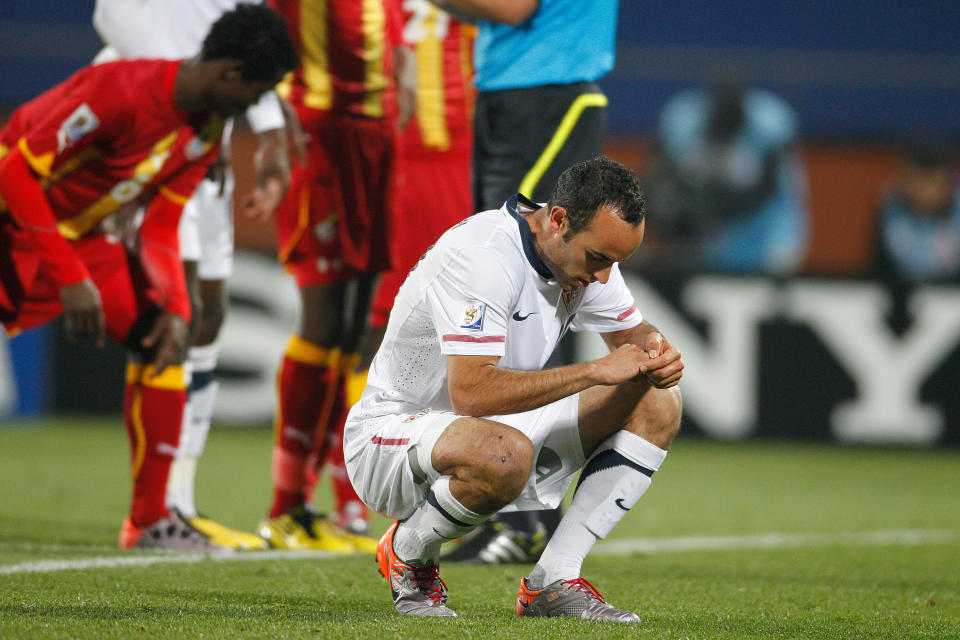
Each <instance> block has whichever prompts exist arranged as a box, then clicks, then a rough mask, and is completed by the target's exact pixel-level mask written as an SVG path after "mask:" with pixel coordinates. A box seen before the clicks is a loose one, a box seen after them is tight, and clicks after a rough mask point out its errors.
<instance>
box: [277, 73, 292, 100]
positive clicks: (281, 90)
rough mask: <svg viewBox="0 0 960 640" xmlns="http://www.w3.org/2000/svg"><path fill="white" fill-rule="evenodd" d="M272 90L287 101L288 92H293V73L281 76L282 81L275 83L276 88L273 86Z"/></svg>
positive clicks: (288, 97)
mask: <svg viewBox="0 0 960 640" xmlns="http://www.w3.org/2000/svg"><path fill="white" fill-rule="evenodd" d="M273 90H274V91H276V92H277V95H278V96H280V97H281V98H283V99H284V100H289V99H290V92H291V91H292V90H293V71H287V73H286V74H285V75H284V76H283V80H281V81H280V82H279V83H277V86H275V87H274V88H273Z"/></svg>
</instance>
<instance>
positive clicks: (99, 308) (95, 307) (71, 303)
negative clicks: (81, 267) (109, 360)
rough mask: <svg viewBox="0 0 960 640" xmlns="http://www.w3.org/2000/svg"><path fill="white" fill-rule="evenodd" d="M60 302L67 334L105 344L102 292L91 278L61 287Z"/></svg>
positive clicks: (105, 330) (105, 324)
mask: <svg viewBox="0 0 960 640" xmlns="http://www.w3.org/2000/svg"><path fill="white" fill-rule="evenodd" d="M60 302H61V304H63V315H64V317H65V318H66V321H67V335H69V336H70V337H71V338H73V339H74V340H79V341H81V342H95V343H96V344H97V346H101V347H102V346H103V344H104V342H105V341H106V333H107V323H106V318H105V317H104V315H103V304H102V303H101V301H100V292H99V291H98V290H97V287H96V286H95V285H94V284H93V281H92V280H90V279H89V278H88V279H86V280H81V281H80V282H77V283H75V284H71V285H68V286H66V287H62V288H61V289H60Z"/></svg>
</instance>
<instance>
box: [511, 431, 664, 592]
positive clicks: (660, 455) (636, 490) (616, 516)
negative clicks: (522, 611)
mask: <svg viewBox="0 0 960 640" xmlns="http://www.w3.org/2000/svg"><path fill="white" fill-rule="evenodd" d="M666 455H667V452H666V451H664V450H663V449H661V448H660V447H658V446H656V445H654V444H652V443H650V442H648V441H647V440H644V439H643V438H641V437H640V436H638V435H634V434H632V433H630V432H629V431H618V432H616V433H615V434H613V435H612V436H610V437H609V438H607V439H606V440H604V441H603V442H602V443H601V444H600V446H599V447H598V448H597V451H596V452H594V454H593V455H592V456H590V459H589V460H588V461H587V463H586V464H585V465H584V467H583V471H582V472H581V473H580V482H579V483H578V484H577V489H576V491H575V492H574V494H573V502H572V503H571V504H570V508H569V509H567V512H566V513H565V514H564V515H563V519H562V520H561V521H560V526H558V527H557V531H556V532H555V533H554V534H553V537H552V538H551V539H550V542H549V543H547V546H546V548H545V549H544V550H543V554H542V555H541V556H540V560H539V562H537V566H536V567H534V569H533V571H532V572H531V573H530V577H529V578H528V583H529V584H530V586H531V588H539V587H542V586H545V585H548V584H551V583H552V582H556V581H557V580H572V579H574V578H579V577H580V569H581V567H582V566H583V560H584V558H586V556H587V553H589V552H590V549H592V548H593V545H594V543H595V542H596V541H597V540H602V539H604V538H605V537H606V536H607V534H609V533H610V531H611V530H612V529H613V527H614V525H616V524H617V523H618V522H620V519H621V518H623V516H624V514H625V513H627V511H629V510H630V509H631V508H632V507H633V505H635V504H636V503H637V501H638V500H639V499H640V497H641V496H643V494H644V492H645V491H646V490H647V487H649V486H650V479H651V476H653V473H654V472H655V471H657V470H658V469H659V468H660V465H661V464H662V463H663V459H664V458H665V457H666Z"/></svg>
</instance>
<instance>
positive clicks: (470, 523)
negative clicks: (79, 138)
mask: <svg viewBox="0 0 960 640" xmlns="http://www.w3.org/2000/svg"><path fill="white" fill-rule="evenodd" d="M491 515H493V514H489V513H487V514H479V513H474V512H473V511H471V510H470V509H467V508H466V507H465V506H463V505H462V504H460V501H459V500H457V499H456V498H454V497H453V493H451V492H450V476H441V477H439V478H437V480H435V481H434V483H433V484H432V485H430V491H429V492H428V493H427V500H426V502H424V503H423V504H422V505H420V507H419V508H418V509H417V510H416V511H414V512H413V515H412V516H410V517H409V518H407V519H406V520H404V521H403V522H401V523H400V526H399V527H397V532H396V534H395V535H394V538H393V551H394V553H396V554H397V557H398V558H400V559H401V560H403V561H404V562H410V563H412V564H435V563H436V562H437V559H438V558H439V557H440V547H441V545H443V543H444V542H447V541H450V540H455V539H457V538H459V537H461V536H464V535H466V534H468V533H470V532H471V531H473V530H474V529H475V528H476V526H477V525H478V524H480V523H481V522H483V521H485V520H486V519H487V518H489V517H490V516H491Z"/></svg>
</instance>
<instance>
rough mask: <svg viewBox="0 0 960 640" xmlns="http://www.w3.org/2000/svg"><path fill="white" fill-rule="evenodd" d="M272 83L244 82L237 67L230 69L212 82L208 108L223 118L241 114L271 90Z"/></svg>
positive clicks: (278, 79)
mask: <svg viewBox="0 0 960 640" xmlns="http://www.w3.org/2000/svg"><path fill="white" fill-rule="evenodd" d="M280 80H281V77H278V78H277V79H276V81H274V82H266V81H263V80H246V79H244V77H243V74H242V73H241V68H240V67H239V66H237V67H233V68H230V69H228V70H226V71H225V72H224V73H222V74H221V75H220V76H219V77H218V78H217V80H216V82H214V84H213V86H212V87H211V90H210V106H211V108H212V109H213V110H214V111H216V112H217V113H218V114H220V115H221V116H223V117H225V118H230V117H236V116H239V115H241V114H243V113H244V112H245V111H246V110H247V108H248V107H250V106H251V105H254V104H256V103H257V102H258V101H259V100H260V96H262V95H263V94H264V93H266V92H267V91H269V90H270V89H273V87H275V86H276V84H277V82H279V81H280Z"/></svg>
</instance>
